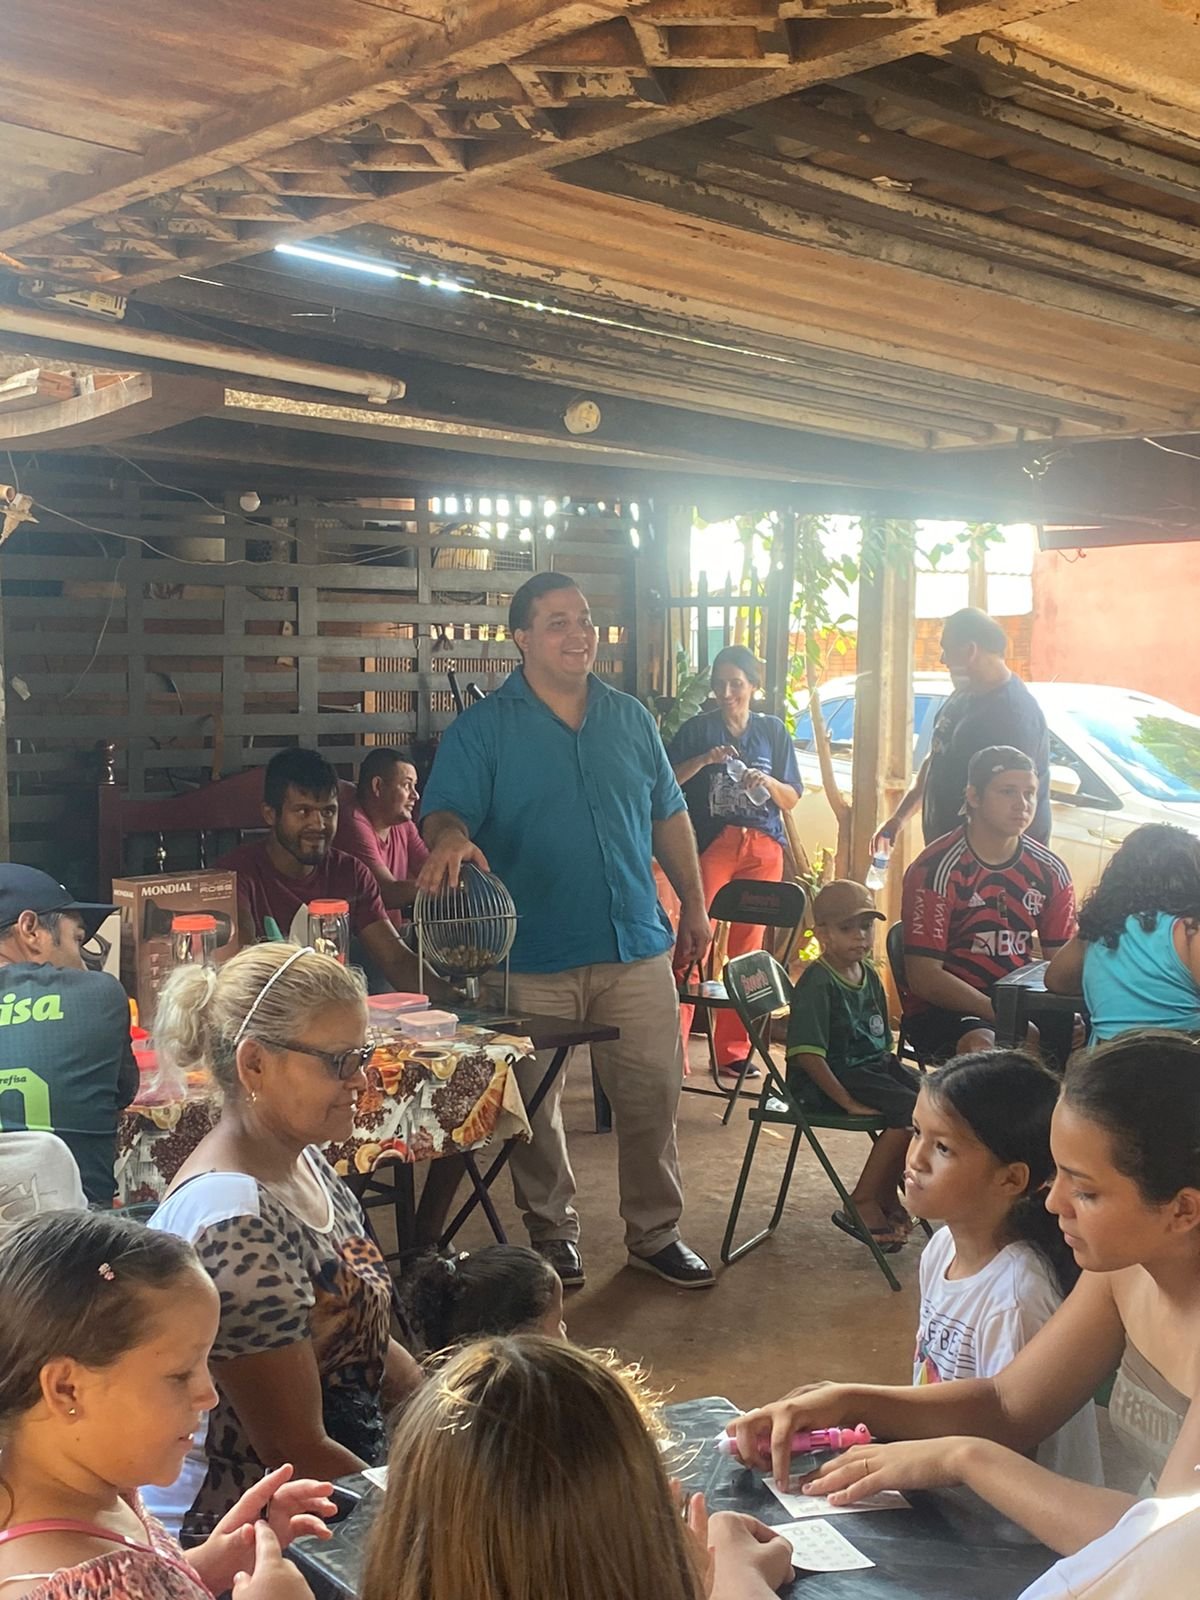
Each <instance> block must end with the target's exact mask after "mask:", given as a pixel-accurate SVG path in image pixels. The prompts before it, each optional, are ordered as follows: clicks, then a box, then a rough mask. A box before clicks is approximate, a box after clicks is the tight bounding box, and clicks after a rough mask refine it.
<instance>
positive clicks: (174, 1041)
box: [147, 944, 420, 1538]
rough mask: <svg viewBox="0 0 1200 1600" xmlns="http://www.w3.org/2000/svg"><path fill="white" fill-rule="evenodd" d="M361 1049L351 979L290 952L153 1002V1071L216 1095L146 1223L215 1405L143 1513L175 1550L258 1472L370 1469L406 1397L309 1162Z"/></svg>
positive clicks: (305, 954) (382, 1296)
mask: <svg viewBox="0 0 1200 1600" xmlns="http://www.w3.org/2000/svg"><path fill="white" fill-rule="evenodd" d="M366 1031H367V1012H366V1002H365V1000H364V997H363V991H362V988H361V985H360V984H359V981H358V980H357V978H356V977H355V976H354V975H353V974H352V973H350V972H349V971H347V969H346V968H345V967H343V966H341V965H340V964H339V963H338V962H337V961H335V960H333V959H332V958H331V957H329V956H324V955H318V954H317V953H316V952H315V951H313V950H310V949H302V948H299V947H297V946H295V945H288V944H263V945H254V946H252V947H251V948H250V949H248V950H243V951H242V952H241V953H240V954H239V955H236V956H234V957H233V958H232V959H231V960H229V961H227V962H226V963H225V965H224V966H223V967H221V968H220V969H219V970H218V971H216V972H213V971H211V970H209V969H207V968H204V967H193V966H187V967H181V968H179V969H177V970H176V971H175V972H173V973H172V974H171V976H170V978H169V979H168V980H167V983H166V984H165V985H164V988H163V991H162V994H161V996H160V999H159V1006H158V1013H157V1016H156V1019H155V1028H154V1038H155V1045H156V1047H157V1049H158V1051H159V1053H160V1054H161V1055H163V1056H164V1057H165V1059H166V1061H167V1062H168V1064H170V1065H173V1066H176V1067H179V1068H181V1069H184V1070H188V1069H195V1068H197V1067H201V1066H203V1067H206V1068H207V1069H208V1071H209V1072H210V1073H211V1074H212V1076H213V1078H214V1079H215V1080H216V1083H217V1084H218V1086H219V1087H220V1089H221V1090H222V1092H223V1095H224V1104H223V1107H222V1111H221V1119H220V1121H219V1122H218V1124H217V1126H216V1127H215V1128H214V1129H213V1130H212V1132H211V1133H209V1134H208V1135H207V1137H206V1138H204V1139H203V1140H201V1142H200V1144H199V1145H197V1147H196V1149H195V1150H194V1151H193V1152H192V1154H191V1155H190V1156H189V1157H188V1159H187V1160H186V1161H185V1162H184V1164H183V1166H182V1167H181V1168H180V1170H179V1172H178V1174H177V1175H176V1178H175V1181H174V1183H173V1184H172V1186H171V1188H170V1190H169V1191H168V1193H167V1195H166V1198H165V1199H164V1200H163V1202H162V1204H161V1205H160V1206H159V1208H158V1210H157V1211H156V1212H155V1214H154V1216H153V1218H152V1219H151V1226H152V1227H155V1228H161V1229H163V1230H164V1231H166V1232H168V1233H175V1234H179V1235H180V1236H181V1237H183V1238H185V1239H187V1240H189V1241H190V1242H191V1243H192V1244H193V1245H194V1246H195V1249H196V1253H197V1255H198V1256H199V1258H200V1262H201V1265H202V1266H203V1267H204V1269H205V1270H206V1272H207V1273H208V1274H209V1276H210V1277H211V1278H212V1280H213V1282H214V1283H215V1285H216V1287H217V1289H218V1291H219V1293H220V1297H221V1319H220V1327H219V1329H218V1332H217V1338H216V1342H215V1343H214V1345H213V1350H212V1366H213V1379H214V1382H215V1384H216V1388H217V1393H218V1401H217V1405H216V1407H215V1408H214V1410H213V1411H212V1412H211V1413H210V1414H209V1417H208V1421H207V1425H206V1427H205V1428H204V1429H203V1430H202V1436H201V1437H199V1438H198V1442H197V1443H196V1444H195V1445H194V1446H193V1448H192V1450H191V1451H190V1452H189V1454H188V1457H187V1459H186V1460H185V1462H184V1465H183V1470H182V1472H181V1473H180V1476H179V1477H178V1479H177V1480H176V1481H175V1483H174V1484H173V1485H172V1486H171V1487H170V1488H169V1489H167V1490H158V1491H150V1492H149V1493H148V1495H147V1503H148V1504H149V1505H150V1507H151V1509H152V1510H153V1511H154V1512H155V1513H156V1515H158V1516H159V1517H160V1519H161V1520H162V1521H163V1522H164V1523H165V1524H166V1525H167V1526H168V1527H169V1528H171V1529H172V1531H174V1530H180V1531H182V1533H183V1534H184V1536H185V1538H189V1537H197V1536H203V1535H204V1534H206V1533H207V1532H208V1531H209V1530H210V1529H211V1528H212V1526H213V1525H214V1524H215V1523H216V1522H217V1521H218V1520H219V1519H220V1518H221V1517H222V1516H223V1515H224V1513H225V1512H226V1511H227V1510H228V1509H229V1507H230V1506H231V1505H232V1504H233V1503H234V1502H235V1501H236V1500H237V1499H238V1497H239V1495H241V1494H242V1493H243V1491H244V1490H245V1489H246V1488H247V1487H248V1486H249V1485H250V1484H251V1483H252V1482H254V1481H256V1480H257V1479H258V1478H259V1477H260V1476H261V1475H262V1472H263V1469H264V1468H271V1467H274V1466H277V1465H279V1464H280V1463H281V1462H284V1461H289V1462H291V1463H292V1464H293V1465H294V1467H295V1469H296V1473H297V1475H298V1476H300V1477H312V1478H318V1479H334V1478H338V1477H342V1476H344V1475H345V1474H347V1473H351V1472H357V1471H360V1470H361V1468H362V1467H363V1466H365V1465H368V1464H369V1463H371V1462H372V1461H375V1460H379V1459H381V1458H382V1456H383V1454H384V1450H385V1447H386V1441H385V1437H384V1428H383V1402H384V1400H385V1399H386V1400H387V1401H389V1402H394V1401H395V1400H397V1399H399V1398H401V1397H402V1396H403V1395H404V1394H405V1393H407V1392H408V1391H409V1390H410V1389H411V1388H413V1387H414V1385H415V1384H416V1383H418V1382H419V1381H420V1371H419V1369H418V1368H417V1366H416V1363H415V1362H414V1361H413V1359H412V1357H411V1356H410V1355H409V1354H408V1353H407V1352H406V1351H405V1350H404V1349H403V1348H402V1347H401V1346H400V1345H398V1344H397V1343H396V1342H395V1340H393V1339H392V1338H391V1337H390V1333H389V1328H390V1315H391V1280H390V1277H389V1275H388V1270H387V1266H386V1265H385V1263H384V1261H383V1259H382V1257H381V1256H380V1254H379V1251H378V1249H377V1248H376V1246H375V1245H374V1244H373V1243H372V1242H371V1241H370V1239H369V1238H368V1237H367V1234H366V1226H365V1223H364V1221H363V1215H362V1211H361V1210H360V1208H359V1205H358V1202H357V1201H356V1200H355V1199H354V1197H353V1195H352V1194H351V1193H350V1191H349V1190H348V1189H347V1188H346V1187H345V1185H344V1184H343V1183H342V1182H341V1180H340V1179H339V1178H338V1177H337V1175H336V1174H335V1173H334V1171H333V1169H332V1167H331V1166H330V1165H329V1163H328V1162H327V1161H326V1160H325V1158H324V1157H323V1156H322V1155H321V1153H320V1146H322V1145H324V1144H328V1143H329V1142H330V1141H331V1140H342V1139H346V1138H347V1137H348V1136H349V1134H350V1131H351V1127H352V1125H353V1122H354V1108H355V1103H356V1101H357V1098H358V1095H359V1092H360V1091H361V1090H362V1089H363V1088H364V1087H365V1086H366V1077H365V1074H364V1068H365V1066H366V1063H367V1061H368V1060H369V1058H370V1055H371V1047H370V1046H369V1045H368V1044H367V1043H366Z"/></svg>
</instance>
